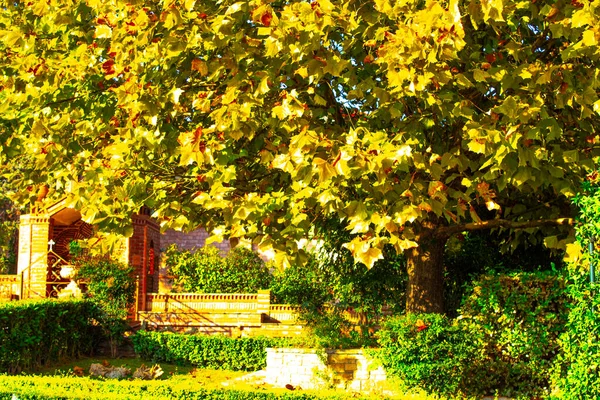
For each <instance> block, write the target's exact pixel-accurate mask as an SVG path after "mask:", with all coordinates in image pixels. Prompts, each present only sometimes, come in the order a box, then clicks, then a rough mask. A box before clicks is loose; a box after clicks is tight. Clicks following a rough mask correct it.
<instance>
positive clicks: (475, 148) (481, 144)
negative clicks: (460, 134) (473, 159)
mask: <svg viewBox="0 0 600 400" xmlns="http://www.w3.org/2000/svg"><path fill="white" fill-rule="evenodd" d="M467 147H468V148H469V150H471V151H472V152H473V153H479V154H485V139H475V140H471V141H470V142H469V143H468V144H467Z"/></svg>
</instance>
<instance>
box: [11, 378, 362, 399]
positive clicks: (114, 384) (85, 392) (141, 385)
mask: <svg viewBox="0 0 600 400" xmlns="http://www.w3.org/2000/svg"><path fill="white" fill-rule="evenodd" d="M350 398H353V399H354V398H355V397H353V396H351V395H332V396H319V395H316V394H312V393H303V392H287V393H273V392H266V391H264V390H262V391H245V390H227V389H207V388H202V387H199V386H198V384H197V383H196V382H190V381H180V382H177V381H176V380H174V381H171V380H169V381H160V380H158V381H140V380H133V381H128V380H123V381H118V380H105V381H102V380H95V379H90V378H87V377H86V378H81V377H59V376H10V377H7V376H0V400H16V399H18V400H29V399H43V400H59V399H60V400H62V399H86V400H100V399H102V400H104V399H107V400H111V399H114V400H117V399H118V400H128V399H131V400H134V399H135V400H138V399H153V400H163V399H164V400H167V399H169V400H178V399H181V400H195V399H198V400H200V399H202V400H312V399H314V400H317V399H323V400H343V399H350Z"/></svg>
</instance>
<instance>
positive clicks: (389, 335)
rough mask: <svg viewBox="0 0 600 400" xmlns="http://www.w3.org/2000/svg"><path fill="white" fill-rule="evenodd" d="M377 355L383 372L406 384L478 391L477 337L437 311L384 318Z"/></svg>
mask: <svg viewBox="0 0 600 400" xmlns="http://www.w3.org/2000/svg"><path fill="white" fill-rule="evenodd" d="M378 336H379V343H380V345H381V350H380V351H378V352H377V353H376V354H377V357H378V358H379V359H380V360H381V363H382V365H383V366H384V368H385V370H386V372H387V373H388V374H389V375H391V376H396V377H398V378H399V379H400V380H401V382H402V383H403V385H405V386H406V387H407V388H420V389H423V390H425V391H426V392H428V393H430V394H438V395H444V396H460V395H473V394H480V392H481V390H480V389H479V388H478V383H479V382H480V381H481V380H485V379H486V377H485V375H481V374H479V372H478V366H479V362H480V361H481V360H482V354H481V348H480V342H481V338H480V337H476V336H475V335H473V334H471V333H470V331H469V329H468V327H466V326H464V324H463V323H460V322H457V321H452V320H451V319H448V318H447V317H445V316H443V315H439V314H408V315H406V316H401V317H394V318H391V319H388V320H387V321H386V322H385V324H384V326H383V328H382V330H381V331H380V332H379V334H378Z"/></svg>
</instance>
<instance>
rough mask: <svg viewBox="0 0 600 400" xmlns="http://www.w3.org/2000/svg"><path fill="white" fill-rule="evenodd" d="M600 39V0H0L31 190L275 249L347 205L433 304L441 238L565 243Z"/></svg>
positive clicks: (2, 78)
mask: <svg viewBox="0 0 600 400" xmlns="http://www.w3.org/2000/svg"><path fill="white" fill-rule="evenodd" d="M599 41H600V1H599V0H594V1H589V0H571V1H565V0H537V1H530V0H450V1H446V0H414V1H412V0H399V1H389V0H375V1H368V0H318V1H312V2H308V1H301V0H288V1H286V0H281V1H277V0H276V1H268V0H251V1H240V2H236V1H234V0H219V1H214V0H203V1H194V0H180V1H178V0H161V1H158V0H154V1H137V0H128V1H119V0H87V1H84V0H60V1H59V0H30V1H14V0H11V1H8V0H0V88H1V90H0V144H1V146H2V152H1V157H2V165H3V167H2V175H3V179H4V183H5V186H6V188H7V191H8V192H10V194H11V196H12V198H13V199H15V200H16V201H19V202H21V203H25V202H28V201H33V200H35V198H36V197H37V193H38V190H39V188H40V187H44V186H46V185H47V187H49V189H50V193H49V195H50V196H56V197H59V196H66V197H67V199H68V200H69V203H70V204H71V205H72V206H74V207H76V208H79V209H81V210H82V212H83V215H84V217H85V219H86V220H87V221H89V222H93V223H96V224H99V226H100V227H103V228H105V229H123V230H124V231H125V232H126V231H127V229H128V228H127V226H128V224H129V223H130V222H129V218H128V216H129V215H130V214H131V213H132V212H135V211H137V210H138V209H139V207H140V206H141V205H146V206H148V207H150V208H151V209H153V210H154V213H155V214H154V215H155V216H156V217H157V218H158V219H159V220H160V221H161V224H163V226H168V227H173V228H177V229H193V228H196V227H198V226H204V227H206V228H207V229H209V230H210V231H212V232H213V233H214V234H215V237H216V238H219V237H246V238H250V239H251V240H253V241H254V242H255V243H257V244H259V246H262V247H274V248H275V249H276V250H278V254H279V256H278V261H279V262H280V263H282V264H289V263H294V262H302V261H303V260H304V254H303V249H298V240H300V239H303V238H311V237H312V235H314V232H315V227H318V226H319V224H320V223H321V222H322V221H327V220H328V219H330V218H335V219H340V220H342V221H343V222H344V224H345V228H346V229H347V230H348V231H350V232H351V233H352V235H353V236H352V240H351V241H349V242H348V243H346V244H345V247H346V248H347V249H349V250H350V251H351V253H352V255H353V256H354V259H355V260H356V261H357V262H362V263H364V264H366V265H367V266H372V265H373V263H374V262H375V261H376V260H378V259H380V258H381V257H382V256H383V253H382V249H383V247H384V246H386V245H392V246H394V247H395V249H396V251H397V252H399V253H405V254H406V255H407V258H408V261H409V263H408V268H409V277H410V278H409V279H410V280H409V294H408V299H409V300H408V302H409V307H408V309H409V311H410V310H428V311H439V310H441V308H442V307H443V305H442V303H440V301H441V300H440V299H439V298H438V297H439V296H438V297H436V296H437V294H436V293H437V292H439V285H438V284H437V283H436V282H438V281H439V280H440V279H441V277H440V275H441V272H440V268H439V267H438V266H436V265H439V262H438V261H437V260H438V259H439V258H440V257H441V255H440V254H441V253H440V251H441V252H443V245H444V243H445V242H446V240H447V238H448V237H450V236H452V235H454V234H456V233H459V232H462V231H465V230H475V229H490V228H507V229H511V228H520V229H525V230H527V231H528V232H529V231H530V230H531V228H535V227H539V226H546V227H550V229H551V230H550V231H549V232H546V235H547V237H546V244H547V245H549V246H561V245H562V246H564V245H565V244H566V243H567V241H568V239H566V236H565V234H563V233H561V232H562V231H561V230H560V229H559V228H555V226H559V227H560V225H561V224H563V223H569V222H570V220H569V219H565V218H568V217H569V216H570V212H569V210H568V206H565V204H568V201H567V199H568V198H569V197H571V196H573V195H574V194H575V193H576V192H577V190H578V188H579V186H580V184H581V181H582V180H583V179H584V178H585V176H586V175H587V174H588V173H590V171H592V170H593V169H594V165H595V164H594V160H595V157H597V156H598V141H599V140H600V138H599V136H598V133H599V132H598V126H600V125H599V119H600V100H599V96H598V93H599V88H600V72H599V71H600V69H599V68H598V65H599V56H600V48H599V46H598V42H599ZM553 227H554V228H553ZM552 229H554V230H552ZM411 288H412V289H411ZM419 304H421V305H419Z"/></svg>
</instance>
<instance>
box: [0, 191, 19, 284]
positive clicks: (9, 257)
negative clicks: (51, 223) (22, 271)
mask: <svg viewBox="0 0 600 400" xmlns="http://www.w3.org/2000/svg"><path fill="white" fill-rule="evenodd" d="M18 221H19V215H18V212H17V209H16V208H15V207H14V206H13V204H12V203H11V202H10V201H8V200H7V199H5V198H3V195H2V194H0V274H7V273H16V271H17V247H16V245H17V241H18V237H17V236H18V233H19V231H18Z"/></svg>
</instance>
